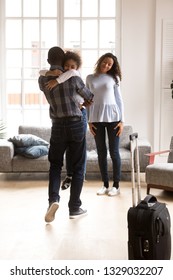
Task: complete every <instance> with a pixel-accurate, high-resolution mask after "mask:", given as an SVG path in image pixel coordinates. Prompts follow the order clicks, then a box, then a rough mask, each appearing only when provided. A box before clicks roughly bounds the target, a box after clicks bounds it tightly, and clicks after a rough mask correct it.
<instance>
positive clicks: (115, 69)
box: [94, 53, 122, 84]
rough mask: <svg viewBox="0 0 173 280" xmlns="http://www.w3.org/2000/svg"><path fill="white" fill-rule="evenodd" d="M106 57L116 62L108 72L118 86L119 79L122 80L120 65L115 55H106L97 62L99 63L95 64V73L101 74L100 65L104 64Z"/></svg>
mask: <svg viewBox="0 0 173 280" xmlns="http://www.w3.org/2000/svg"><path fill="white" fill-rule="evenodd" d="M106 57H109V58H112V59H113V61H114V63H113V65H112V67H111V69H110V70H109V71H108V72H107V74H108V75H110V76H111V77H112V78H113V79H114V80H115V81H116V84H118V77H119V80H120V81H121V79H122V75H121V69H120V65H119V63H118V59H117V57H116V56H115V55H113V54H112V53H105V54H103V55H102V56H101V57H100V58H99V59H98V60H97V62H96V64H95V71H94V72H95V73H96V74H99V73H100V64H101V63H102V61H103V60H104V59H105V58H106Z"/></svg>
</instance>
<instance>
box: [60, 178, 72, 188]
mask: <svg viewBox="0 0 173 280" xmlns="http://www.w3.org/2000/svg"><path fill="white" fill-rule="evenodd" d="M71 181H72V177H69V176H66V178H65V180H64V181H63V182H62V185H61V189H62V190H66V189H68V188H69V187H71Z"/></svg>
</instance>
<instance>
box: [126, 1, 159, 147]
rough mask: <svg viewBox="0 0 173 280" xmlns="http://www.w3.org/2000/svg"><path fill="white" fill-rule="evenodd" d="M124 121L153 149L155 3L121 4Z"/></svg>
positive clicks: (134, 2) (129, 2) (128, 2)
mask: <svg viewBox="0 0 173 280" xmlns="http://www.w3.org/2000/svg"><path fill="white" fill-rule="evenodd" d="M121 28H122V36H121V40H122V42H121V49H122V55H121V58H122V60H121V68H122V75H123V79H122V95H123V99H124V103H125V121H126V123H127V124H131V125H132V126H133V129H134V131H136V132H138V133H139V137H143V138H147V139H148V140H149V141H150V142H151V144H152V145H153V139H154V135H153V131H154V130H153V123H154V57H155V55H154V53H155V0H122V27H121Z"/></svg>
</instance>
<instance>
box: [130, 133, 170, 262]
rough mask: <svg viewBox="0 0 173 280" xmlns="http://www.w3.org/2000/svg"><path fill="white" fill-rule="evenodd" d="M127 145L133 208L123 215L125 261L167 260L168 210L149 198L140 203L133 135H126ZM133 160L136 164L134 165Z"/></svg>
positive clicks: (138, 170)
mask: <svg viewBox="0 0 173 280" xmlns="http://www.w3.org/2000/svg"><path fill="white" fill-rule="evenodd" d="M130 144H131V165H132V170H131V172H132V174H131V175H132V205H133V206H132V207H130V208H129V210H128V214H127V223H128V259H129V260H169V259H170V257H171V234H170V227H171V222H170V215H169V212H168V209H167V207H166V205H165V203H161V202H158V201H157V199H156V197H154V196H152V195H147V196H146V197H145V198H144V199H143V200H141V190H140V166H139V152H138V134H137V133H133V134H131V135H130ZM134 151H135V157H134ZM134 158H135V162H136V164H134ZM135 169H136V178H135Z"/></svg>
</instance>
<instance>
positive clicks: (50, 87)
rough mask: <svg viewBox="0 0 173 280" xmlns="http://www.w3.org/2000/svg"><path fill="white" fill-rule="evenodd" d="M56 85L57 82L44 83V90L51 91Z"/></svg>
mask: <svg viewBox="0 0 173 280" xmlns="http://www.w3.org/2000/svg"><path fill="white" fill-rule="evenodd" d="M57 85H58V82H57V80H50V81H49V82H47V83H46V88H47V89H48V90H51V89H53V88H54V87H56V86H57Z"/></svg>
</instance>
